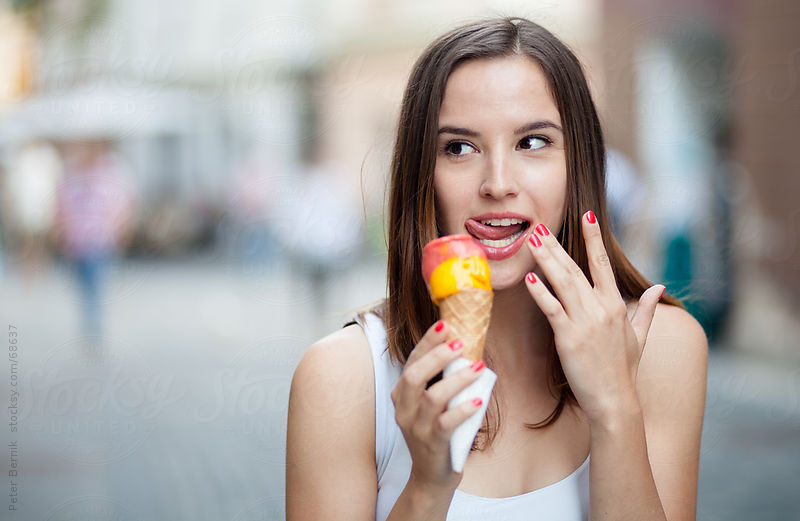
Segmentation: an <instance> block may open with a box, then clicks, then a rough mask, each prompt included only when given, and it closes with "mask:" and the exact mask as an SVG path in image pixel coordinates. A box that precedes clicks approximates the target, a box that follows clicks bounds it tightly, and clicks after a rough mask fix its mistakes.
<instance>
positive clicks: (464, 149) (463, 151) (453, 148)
mask: <svg viewBox="0 0 800 521" xmlns="http://www.w3.org/2000/svg"><path fill="white" fill-rule="evenodd" d="M444 151H445V152H447V153H448V154H450V155H451V156H465V155H467V154H471V153H472V152H476V150H475V147H473V146H472V145H470V144H469V143H464V142H463V141H453V142H451V143H448V144H447V145H445V147H444Z"/></svg>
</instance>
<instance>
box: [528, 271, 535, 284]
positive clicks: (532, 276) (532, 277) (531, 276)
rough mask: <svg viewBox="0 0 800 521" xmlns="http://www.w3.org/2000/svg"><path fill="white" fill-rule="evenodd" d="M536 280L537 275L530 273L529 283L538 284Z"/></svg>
mask: <svg viewBox="0 0 800 521" xmlns="http://www.w3.org/2000/svg"><path fill="white" fill-rule="evenodd" d="M536 280H537V279H536V275H534V274H533V272H530V273H528V282H530V283H531V284H536Z"/></svg>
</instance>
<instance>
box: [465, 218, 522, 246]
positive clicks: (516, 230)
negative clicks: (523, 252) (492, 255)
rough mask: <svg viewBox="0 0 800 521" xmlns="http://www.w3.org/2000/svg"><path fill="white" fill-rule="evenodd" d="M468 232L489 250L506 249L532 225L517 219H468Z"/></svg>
mask: <svg viewBox="0 0 800 521" xmlns="http://www.w3.org/2000/svg"><path fill="white" fill-rule="evenodd" d="M464 225H465V227H466V229H467V232H469V234H470V235H472V236H473V237H475V238H476V239H478V241H480V243H481V244H483V245H484V246H487V247H489V248H504V247H506V246H510V245H511V244H513V243H514V242H515V241H516V240H517V239H519V238H520V237H521V236H522V235H523V234H524V233H525V231H526V230H527V229H528V228H529V227H530V225H531V223H530V222H529V221H526V220H524V219H520V218H517V217H502V218H497V217H493V218H487V219H480V218H474V219H468V220H467V222H466V223H465V224H464Z"/></svg>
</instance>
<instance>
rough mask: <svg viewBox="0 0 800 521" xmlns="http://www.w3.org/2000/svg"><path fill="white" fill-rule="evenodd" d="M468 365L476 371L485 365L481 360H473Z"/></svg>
mask: <svg viewBox="0 0 800 521" xmlns="http://www.w3.org/2000/svg"><path fill="white" fill-rule="evenodd" d="M470 367H471V368H472V370H473V371H475V372H476V373H477V372H478V371H480V370H481V369H483V368H484V367H486V364H485V363H484V362H483V360H475V361H474V362H472V364H471V365H470Z"/></svg>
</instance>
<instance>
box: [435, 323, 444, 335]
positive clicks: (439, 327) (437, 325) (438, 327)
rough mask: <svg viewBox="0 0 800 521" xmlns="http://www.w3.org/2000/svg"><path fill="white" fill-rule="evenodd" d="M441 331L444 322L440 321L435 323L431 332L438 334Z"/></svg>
mask: <svg viewBox="0 0 800 521" xmlns="http://www.w3.org/2000/svg"><path fill="white" fill-rule="evenodd" d="M442 329H444V322H442V321H441V320H440V321H438V322H437V323H436V327H434V328H433V330H434V331H436V332H437V333H439V332H440V331H441V330H442Z"/></svg>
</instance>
